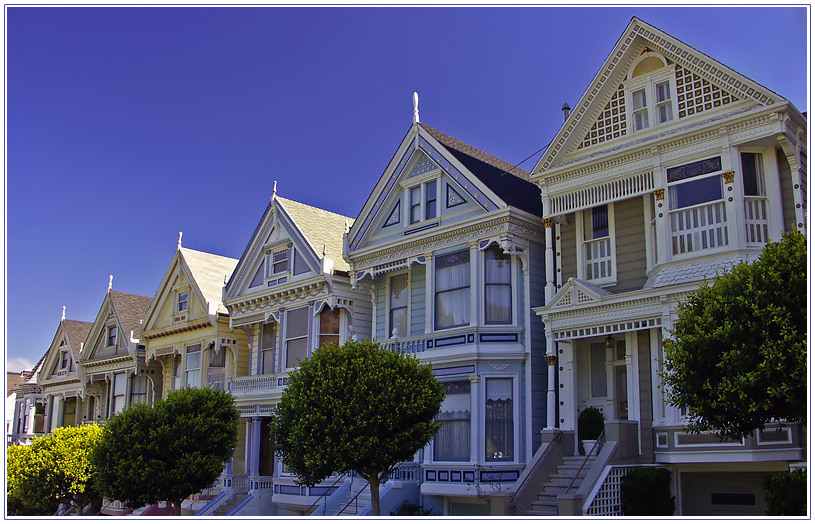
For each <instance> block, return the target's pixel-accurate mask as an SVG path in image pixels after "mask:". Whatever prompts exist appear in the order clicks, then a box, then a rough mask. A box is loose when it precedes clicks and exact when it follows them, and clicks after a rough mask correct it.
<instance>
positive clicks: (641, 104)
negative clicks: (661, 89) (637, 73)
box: [632, 89, 646, 111]
mask: <svg viewBox="0 0 815 524" xmlns="http://www.w3.org/2000/svg"><path fill="white" fill-rule="evenodd" d="M632 98H633V100H634V110H635V111H636V110H637V109H643V108H645V106H646V102H645V89H637V90H636V91H634V92H633V93H632Z"/></svg>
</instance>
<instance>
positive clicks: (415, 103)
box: [413, 91, 419, 124]
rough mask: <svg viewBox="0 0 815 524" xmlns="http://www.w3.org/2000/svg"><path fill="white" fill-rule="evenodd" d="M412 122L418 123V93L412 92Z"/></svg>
mask: <svg viewBox="0 0 815 524" xmlns="http://www.w3.org/2000/svg"><path fill="white" fill-rule="evenodd" d="M413 123H414V124H418V123H419V93H417V92H416V91H414V92H413Z"/></svg>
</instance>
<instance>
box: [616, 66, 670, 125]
mask: <svg viewBox="0 0 815 524" xmlns="http://www.w3.org/2000/svg"><path fill="white" fill-rule="evenodd" d="M646 58H658V59H659V60H661V61H662V63H663V64H665V63H666V62H665V58H664V57H662V56H661V55H659V54H658V53H645V54H644V55H642V58H641V59H640V60H639V61H637V62H636V63H634V64H632V66H631V68H630V69H629V73H628V74H629V75H630V74H631V73H632V72H633V71H634V68H635V67H636V66H637V65H639V63H640V62H642V61H643V60H645V59H646ZM666 80H667V81H668V83H669V85H670V88H671V98H670V100H671V119H670V120H668V121H666V122H662V123H660V122H659V121H658V119H657V101H656V100H657V97H656V95H657V89H656V86H657V84H661V83H663V82H665V81H666ZM623 86H624V89H625V116H626V119H627V122H628V130H627V131H628V133H629V136H633V135H637V134H639V135H642V134H643V133H647V132H649V131H652V130H654V129H656V128H660V127H664V126H667V125H670V124H675V123H676V122H678V121H679V116H678V111H677V103H676V101H677V93H676V65H675V64H670V65H665V66H663V67H662V68H660V69H656V70H654V71H651V72H649V73H645V74H643V75H641V76H637V77H634V78H628V79H626V80H625V81H624V82H623ZM640 89H645V97H646V100H645V109H646V110H647V111H648V127H644V128H642V129H635V128H634V99H633V94H634V91H635V90H640Z"/></svg>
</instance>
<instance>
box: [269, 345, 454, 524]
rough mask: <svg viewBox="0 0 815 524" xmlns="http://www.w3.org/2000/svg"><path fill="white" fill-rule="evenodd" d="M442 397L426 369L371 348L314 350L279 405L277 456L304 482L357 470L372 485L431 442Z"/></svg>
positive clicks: (375, 497)
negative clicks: (335, 473)
mask: <svg viewBox="0 0 815 524" xmlns="http://www.w3.org/2000/svg"><path fill="white" fill-rule="evenodd" d="M443 399H444V392H443V390H442V385H441V384H440V383H439V382H438V381H437V380H436V379H435V377H434V376H433V372H432V370H431V369H430V367H429V366H423V365H420V364H419V362H418V360H416V359H415V358H413V357H411V356H407V355H403V354H400V353H394V352H391V351H386V350H384V349H381V348H380V347H379V345H378V344H376V343H374V342H368V341H361V342H347V343H346V344H344V345H342V346H337V345H328V346H323V347H322V348H320V349H318V350H316V351H315V352H314V353H313V354H312V356H311V358H310V359H309V360H306V361H304V362H301V363H300V368H299V369H297V370H295V371H293V372H292V373H291V374H290V375H289V386H288V388H287V389H286V390H285V391H284V392H283V396H282V397H281V399H280V403H279V404H278V406H277V417H276V418H275V422H274V442H275V450H276V452H277V453H278V454H279V455H280V457H281V459H282V460H283V462H284V463H285V464H286V466H287V467H288V468H289V469H290V470H291V471H292V472H294V474H295V475H297V477H298V481H299V482H300V483H301V484H305V485H308V486H313V485H314V484H316V483H318V482H321V481H322V480H324V479H325V478H327V477H328V476H330V475H331V474H332V473H334V472H337V473H346V472H349V471H356V472H357V473H358V474H359V475H360V476H361V477H362V478H364V479H365V480H367V481H368V482H369V484H370V487H371V514H372V515H379V514H380V509H379V484H380V482H381V481H382V480H383V479H384V478H385V477H386V475H387V474H388V473H390V472H391V471H392V470H393V468H394V466H396V464H397V463H399V462H403V461H406V460H410V459H411V457H413V455H414V454H415V453H416V451H418V450H419V449H421V448H422V447H423V446H425V445H426V444H427V443H428V442H430V439H432V438H433V435H435V433H436V431H437V430H438V427H439V425H438V423H436V422H435V421H434V418H435V416H436V414H437V413H438V412H439V409H440V408H441V402H442V400H443Z"/></svg>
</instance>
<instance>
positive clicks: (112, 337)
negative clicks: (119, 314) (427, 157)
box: [106, 326, 119, 347]
mask: <svg viewBox="0 0 815 524" xmlns="http://www.w3.org/2000/svg"><path fill="white" fill-rule="evenodd" d="M118 334H119V330H118V329H117V328H116V326H108V333H107V344H106V345H107V346H108V347H110V346H115V345H116V336H117V335H118Z"/></svg>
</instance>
